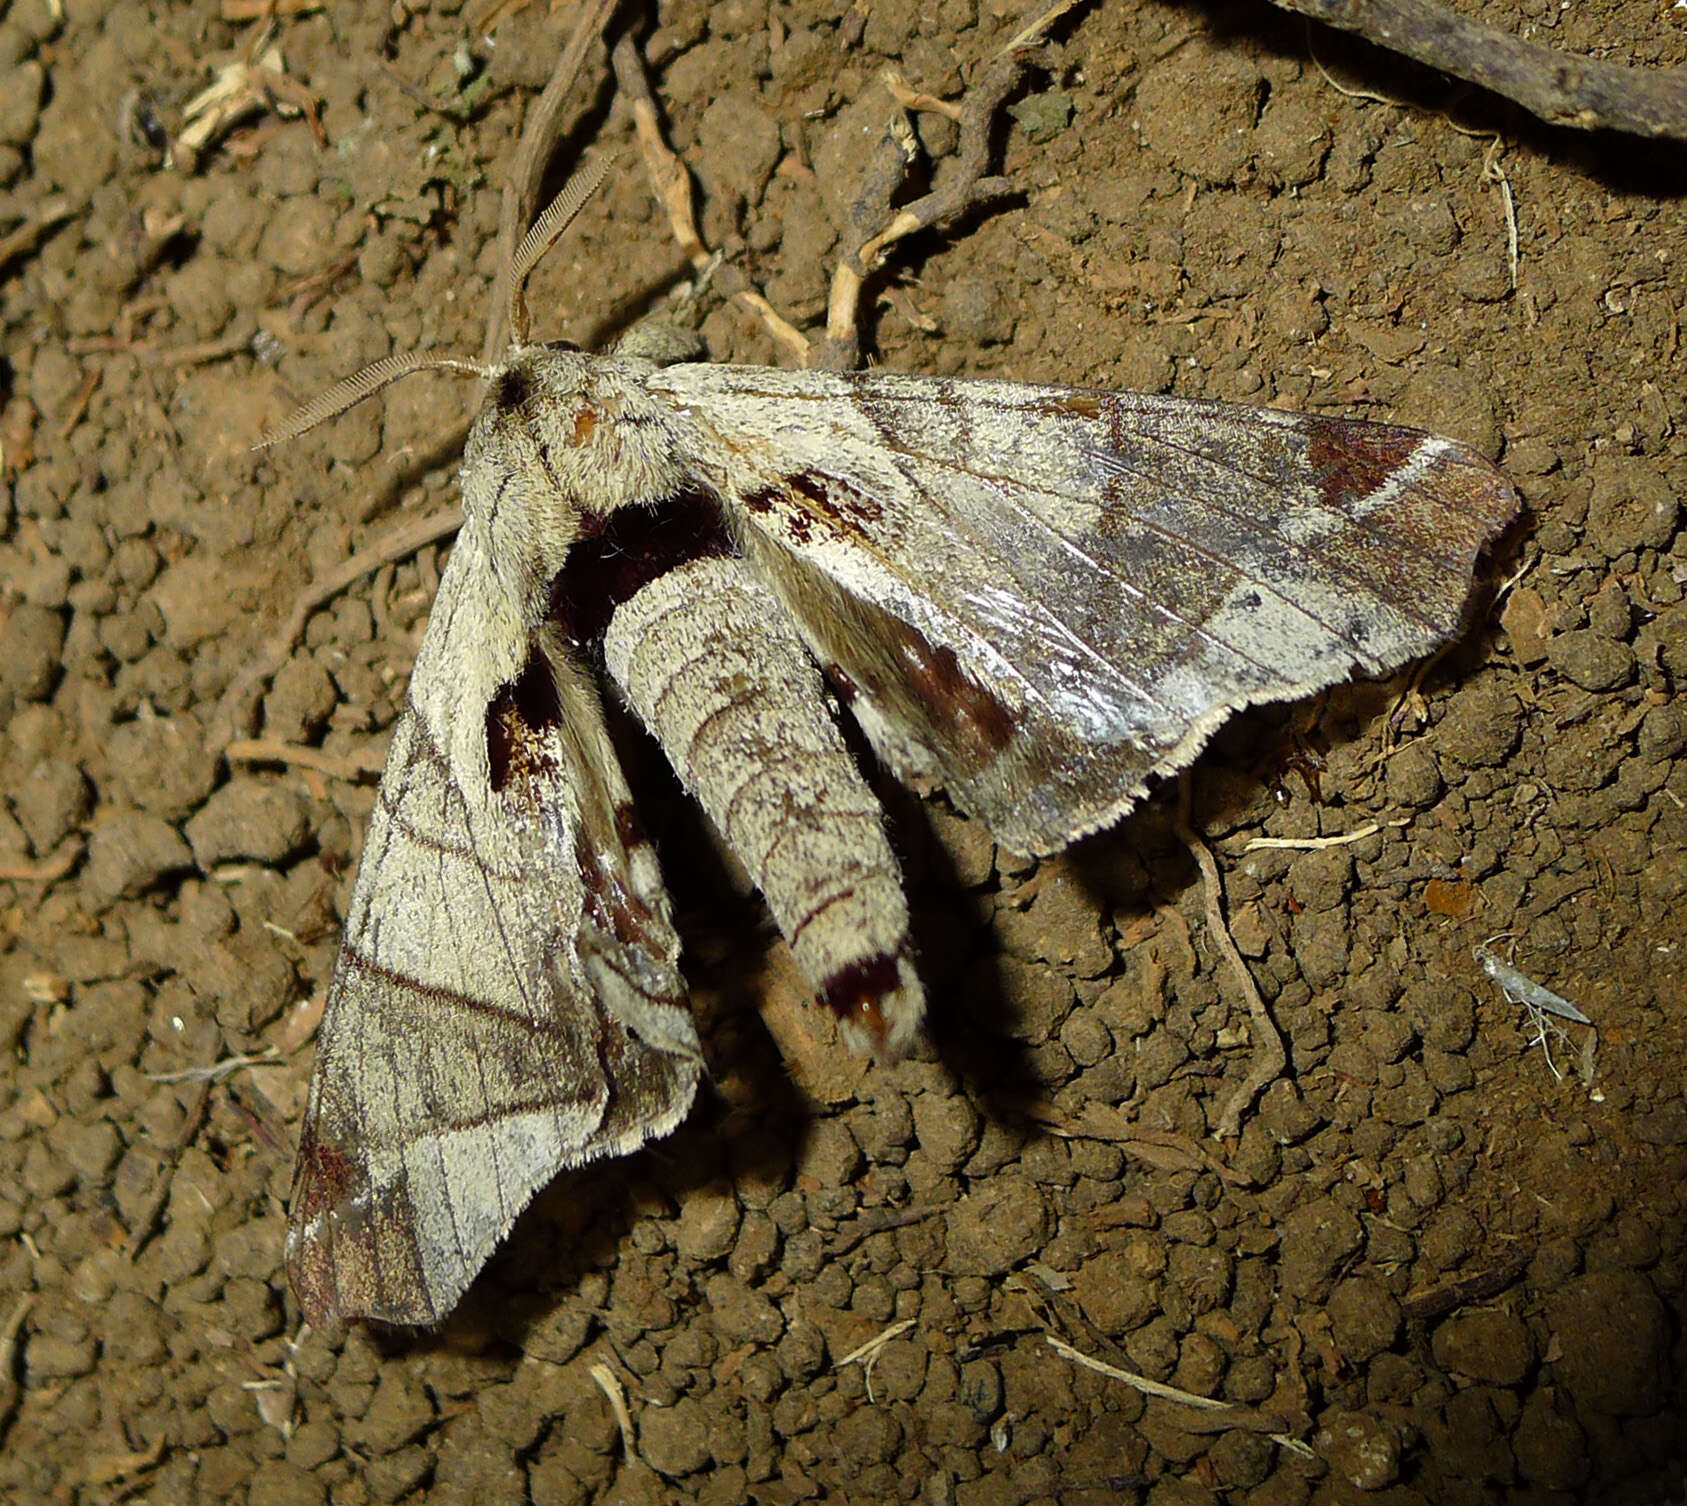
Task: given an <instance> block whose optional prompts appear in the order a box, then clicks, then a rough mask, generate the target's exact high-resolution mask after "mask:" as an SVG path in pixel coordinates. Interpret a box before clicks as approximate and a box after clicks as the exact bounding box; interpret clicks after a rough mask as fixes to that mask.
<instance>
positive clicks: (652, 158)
mask: <svg viewBox="0 0 1687 1506" xmlns="http://www.w3.org/2000/svg"><path fill="white" fill-rule="evenodd" d="M610 62H611V64H612V65H613V67H614V69H615V83H616V87H617V88H619V89H620V91H621V93H622V94H623V95H625V96H626V98H627V100H628V102H629V103H630V104H631V106H632V111H633V125H634V126H635V128H636V129H637V131H638V144H639V151H640V152H641V153H642V155H643V157H644V169H645V172H646V173H647V174H648V175H649V178H650V186H651V188H652V189H653V190H654V192H655V194H656V200H657V202H658V203H659V204H661V206H662V208H663V210H664V211H665V212H666V214H667V216H668V225H669V228H670V230H671V231H672V233H673V237H674V239H675V240H676V241H678V242H679V248H680V254H681V255H683V256H684V257H685V259H686V260H687V261H688V262H690V263H691V269H692V271H693V272H694V273H696V274H697V275H698V277H699V278H703V277H712V278H713V279H714V282H715V284H716V286H717V287H719V288H720V289H721V291H722V292H723V293H725V294H726V295H727V297H729V298H732V299H734V300H736V301H737V302H738V303H740V304H742V305H743V306H744V307H745V308H747V309H749V310H750V312H751V313H752V314H754V315H755V316H756V317H757V318H758V319H760V320H761V322H762V324H763V325H764V326H765V327H766V329H767V332H768V333H769V334H770V335H771V336H772V337H773V338H774V340H776V341H777V342H778V343H779V344H780V345H783V346H784V347H785V349H786V350H788V351H790V352H791V355H792V357H793V358H794V359H795V360H796V361H797V362H798V363H799V364H801V363H804V362H806V360H807V357H808V337H807V336H806V335H804V334H803V332H802V331H801V330H800V329H798V328H797V327H796V326H795V325H793V324H790V323H788V322H787V321H786V320H784V319H782V318H780V316H779V314H778V312H777V311H776V310H775V309H774V307H773V305H772V304H771V303H769V302H768V301H767V299H765V298H764V297H762V295H761V294H760V293H759V292H757V291H756V289H755V288H753V287H752V286H751V285H750V280H749V278H747V277H746V276H745V275H744V273H743V271H742V270H741V269H740V268H738V267H732V266H723V265H717V264H716V258H715V257H714V255H713V254H712V253H711V252H710V250H709V248H708V247H707V246H705V245H704V244H703V237H702V235H701V233H700V232H699V231H698V229H697V220H696V217H695V216H694V215H693V214H692V211H691V175H690V174H689V173H688V172H687V171H686V168H685V163H684V162H683V161H681V160H680V157H679V155H678V154H677V153H676V152H675V151H674V150H673V148H672V147H670V146H669V145H668V143H667V142H666V141H665V140H664V139H663V136H662V124H661V119H660V116H659V115H658V113H657V109H656V99H655V96H654V95H653V94H652V93H651V91H650V81H649V79H648V78H646V76H645V72H644V58H643V56H642V55H641V54H640V52H639V50H638V47H637V45H636V44H635V43H634V42H633V39H632V38H631V37H622V38H621V40H620V41H619V42H617V43H616V44H615V50H614V51H613V52H612V53H611V54H610Z"/></svg>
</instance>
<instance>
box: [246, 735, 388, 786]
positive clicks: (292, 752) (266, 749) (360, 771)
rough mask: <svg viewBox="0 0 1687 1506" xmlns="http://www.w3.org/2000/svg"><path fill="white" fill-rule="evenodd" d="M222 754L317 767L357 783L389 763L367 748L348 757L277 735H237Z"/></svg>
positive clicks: (259, 760)
mask: <svg viewBox="0 0 1687 1506" xmlns="http://www.w3.org/2000/svg"><path fill="white" fill-rule="evenodd" d="M223 757H224V758H226V759H228V761H229V762H230V763H283V764H291V765H294V766H295V767H297V768H301V769H315V770H316V772H317V773H319V774H326V775H327V776H328V777H329V778H330V779H340V780H344V781H345V782H346V783H348V784H351V783H355V782H356V781H357V780H358V779H361V778H362V777H363V776H364V775H366V774H379V773H380V772H381V770H382V768H383V767H384V766H385V764H386V755H385V754H380V753H373V752H371V751H369V750H368V749H367V748H365V749H360V750H359V751H358V752H356V753H352V754H348V755H347V756H345V757H343V758H342V757H338V756H336V755H335V754H333V753H325V752H323V750H322V749H321V748H306V747H302V746H301V745H300V744H298V743H284V742H282V741H281V740H280V739H279V738H274V737H243V738H237V739H236V740H235V741H234V742H231V743H230V744H229V745H228V746H227V747H225V748H224V749H223Z"/></svg>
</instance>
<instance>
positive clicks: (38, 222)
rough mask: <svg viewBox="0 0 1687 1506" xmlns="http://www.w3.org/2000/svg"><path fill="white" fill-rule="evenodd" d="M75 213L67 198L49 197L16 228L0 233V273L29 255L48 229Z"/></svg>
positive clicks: (42, 239) (45, 236)
mask: <svg viewBox="0 0 1687 1506" xmlns="http://www.w3.org/2000/svg"><path fill="white" fill-rule="evenodd" d="M75 213H76V209H75V207H74V206H73V205H72V204H71V202H70V200H69V199H64V198H59V199H49V200H48V201H47V202H46V203H45V204H43V205H42V206H41V207H40V208H39V209H37V210H36V211H35V212H34V213H33V214H31V215H30V216H29V218H28V219H26V220H25V221H24V222H23V224H21V225H19V226H18V228H17V229H16V230H14V231H12V232H11V233H10V234H9V235H0V273H3V272H4V271H5V270H6V268H7V267H9V266H10V265H11V264H12V263H13V262H14V261H17V260H18V259H19V258H20V257H24V256H27V255H29V253H30V252H31V251H33V250H34V249H35V248H36V247H37V246H39V245H40V244H41V242H42V241H44V240H46V238H47V233H48V232H49V231H50V230H52V229H53V228H54V227H56V226H58V225H62V224H63V223H64V222H65V221H66V220H68V219H69V218H70V217H71V216H72V215H73V214H75Z"/></svg>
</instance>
